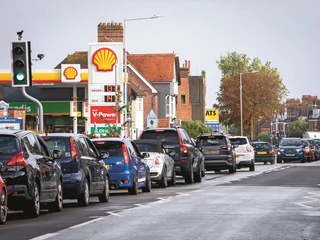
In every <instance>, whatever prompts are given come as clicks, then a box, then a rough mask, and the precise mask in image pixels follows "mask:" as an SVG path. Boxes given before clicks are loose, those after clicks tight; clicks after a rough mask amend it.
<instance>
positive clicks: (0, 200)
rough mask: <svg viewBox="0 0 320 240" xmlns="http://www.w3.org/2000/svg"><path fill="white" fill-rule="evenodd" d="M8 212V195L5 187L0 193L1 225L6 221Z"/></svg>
mask: <svg viewBox="0 0 320 240" xmlns="http://www.w3.org/2000/svg"><path fill="white" fill-rule="evenodd" d="M7 214H8V208H7V196H6V192H5V191H4V189H2V190H1V194H0V225H3V224H5V223H6V220H7Z"/></svg>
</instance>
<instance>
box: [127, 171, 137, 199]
mask: <svg viewBox="0 0 320 240" xmlns="http://www.w3.org/2000/svg"><path fill="white" fill-rule="evenodd" d="M138 192H139V186H138V176H137V175H135V176H134V179H133V184H132V187H131V188H129V189H128V193H129V195H138Z"/></svg>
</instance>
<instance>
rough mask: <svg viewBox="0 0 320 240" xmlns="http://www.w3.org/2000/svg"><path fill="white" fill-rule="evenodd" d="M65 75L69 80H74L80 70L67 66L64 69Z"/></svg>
mask: <svg viewBox="0 0 320 240" xmlns="http://www.w3.org/2000/svg"><path fill="white" fill-rule="evenodd" d="M63 75H64V76H65V77H66V79H68V80H74V79H76V76H78V71H77V69H75V68H74V67H67V68H66V69H65V70H64V71H63Z"/></svg>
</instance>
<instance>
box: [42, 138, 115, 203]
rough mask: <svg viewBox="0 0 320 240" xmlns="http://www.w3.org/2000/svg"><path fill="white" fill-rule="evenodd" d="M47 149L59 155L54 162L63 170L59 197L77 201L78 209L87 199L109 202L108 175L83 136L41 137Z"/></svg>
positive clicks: (99, 157) (89, 142)
mask: <svg viewBox="0 0 320 240" xmlns="http://www.w3.org/2000/svg"><path fill="white" fill-rule="evenodd" d="M41 136H42V138H43V139H44V141H45V142H46V143H47V145H48V147H49V148H50V149H59V150H60V151H61V153H62V156H61V158H60V159H59V160H58V161H59V163H60V165H61V167H62V171H63V198H64V199H77V200H78V203H79V205H80V206H88V204H89V196H98V197H99V201H100V202H108V201H109V194H110V191H109V173H108V170H107V169H106V167H105V164H104V161H103V159H104V158H103V157H102V156H101V155H100V153H99V152H98V150H97V149H96V147H95V146H94V144H93V143H92V142H91V140H90V139H89V138H88V137H87V136H85V135H83V134H74V133H48V134H41Z"/></svg>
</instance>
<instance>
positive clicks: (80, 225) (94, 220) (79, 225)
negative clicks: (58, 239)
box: [69, 217, 104, 229]
mask: <svg viewBox="0 0 320 240" xmlns="http://www.w3.org/2000/svg"><path fill="white" fill-rule="evenodd" d="M102 219H104V218H103V217H99V218H96V219H92V220H90V221H87V222H84V223H81V224H78V225H74V226H72V227H69V228H71V229H73V228H79V227H82V226H85V225H88V224H90V223H93V222H97V221H100V220H102Z"/></svg>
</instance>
